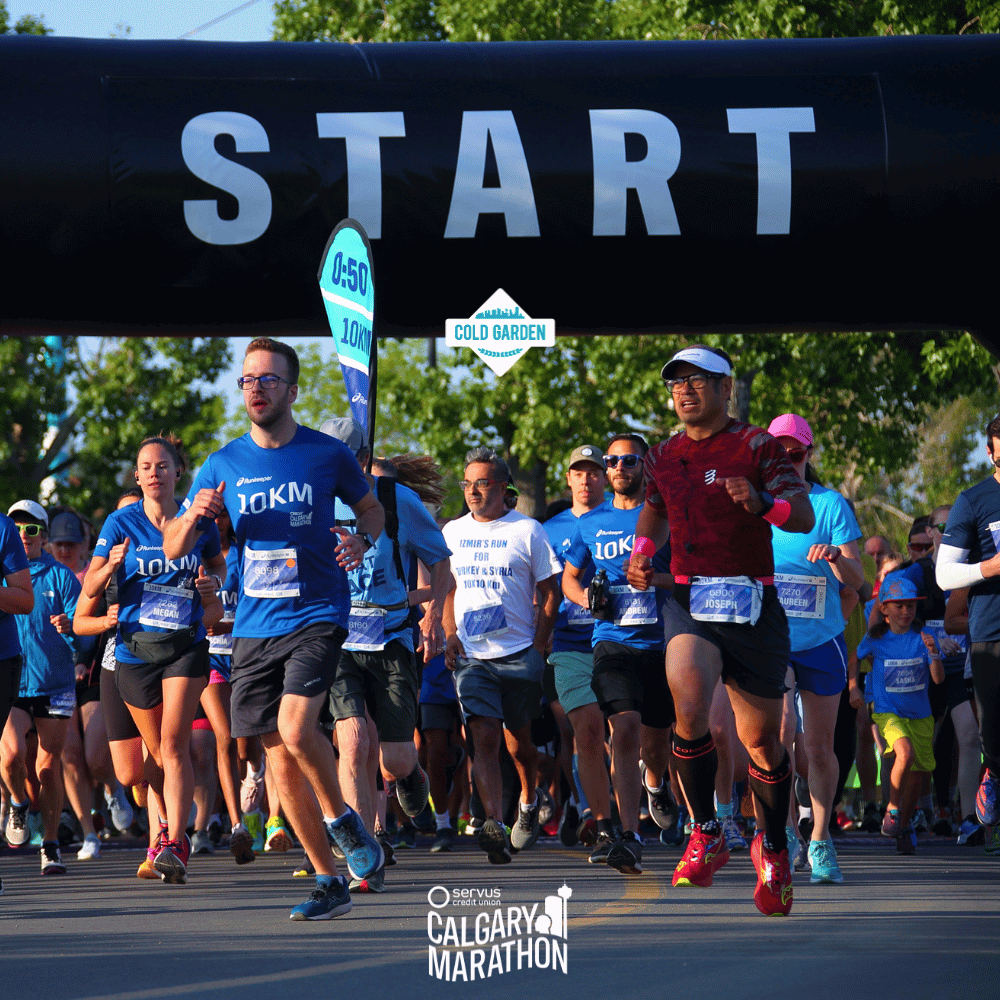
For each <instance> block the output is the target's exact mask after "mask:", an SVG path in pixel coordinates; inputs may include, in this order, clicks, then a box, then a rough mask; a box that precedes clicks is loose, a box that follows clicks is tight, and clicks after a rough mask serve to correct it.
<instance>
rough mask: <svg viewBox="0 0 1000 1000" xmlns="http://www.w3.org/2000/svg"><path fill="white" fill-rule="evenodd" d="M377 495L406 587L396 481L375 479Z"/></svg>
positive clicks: (401, 577)
mask: <svg viewBox="0 0 1000 1000" xmlns="http://www.w3.org/2000/svg"><path fill="white" fill-rule="evenodd" d="M375 494H376V496H377V497H378V502H379V503H380V504H382V508H383V510H384V511H385V533H386V534H387V535H388V536H389V537H390V538H391V539H392V561H393V562H394V563H395V565H396V574H397V575H398V576H399V578H400V580H402V581H403V586H404V587H405V586H406V573H405V571H404V570H403V557H402V556H401V555H400V554H399V512H398V510H397V508H396V480H395V479H390V478H389V477H388V476H378V477H377V478H376V479H375Z"/></svg>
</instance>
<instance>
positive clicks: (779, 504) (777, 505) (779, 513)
mask: <svg viewBox="0 0 1000 1000" xmlns="http://www.w3.org/2000/svg"><path fill="white" fill-rule="evenodd" d="M791 516H792V505H791V504H790V503H789V502H788V501H787V500H775V501H774V506H773V507H772V508H771V509H770V510H769V511H768V512H767V513H766V514H765V515H764V520H765V521H770V523H771V524H773V525H774V526H775V527H776V528H780V527H781V526H782V525H783V524H784V523H785V521H787V520H788V519H789V518H790V517H791Z"/></svg>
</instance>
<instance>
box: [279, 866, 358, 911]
mask: <svg viewBox="0 0 1000 1000" xmlns="http://www.w3.org/2000/svg"><path fill="white" fill-rule="evenodd" d="M353 905H354V904H353V903H352V902H351V890H350V889H348V887H347V879H345V878H344V876H343V875H317V876H316V888H315V889H314V890H313V892H312V895H311V896H310V897H309V898H308V899H307V900H306V901H305V902H304V903H299V905H298V906H296V907H295V908H294V909H293V910H292V912H291V913H290V914H289V915H288V916H289V918H290V919H292V920H329V919H330V918H331V917H339V916H342V915H343V914H345V913H347V912H348V910H350V908H351V907H352V906H353Z"/></svg>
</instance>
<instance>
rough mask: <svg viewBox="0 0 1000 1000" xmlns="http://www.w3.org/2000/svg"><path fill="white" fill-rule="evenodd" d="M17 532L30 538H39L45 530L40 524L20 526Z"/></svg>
mask: <svg viewBox="0 0 1000 1000" xmlns="http://www.w3.org/2000/svg"><path fill="white" fill-rule="evenodd" d="M17 530H18V531H20V532H21V534H22V535H27V536H28V537H29V538H37V537H38V536H39V535H40V534H41V533H42V532H43V531H44V530H45V529H44V528H43V527H42V526H41V525H40V524H19V525H18V526H17Z"/></svg>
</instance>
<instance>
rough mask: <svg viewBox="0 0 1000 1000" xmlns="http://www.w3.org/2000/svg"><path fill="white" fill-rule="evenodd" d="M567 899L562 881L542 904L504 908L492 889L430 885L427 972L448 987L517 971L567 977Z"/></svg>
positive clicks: (567, 891) (567, 887)
mask: <svg viewBox="0 0 1000 1000" xmlns="http://www.w3.org/2000/svg"><path fill="white" fill-rule="evenodd" d="M572 895H573V890H572V889H571V888H570V887H569V886H568V885H566V883H565V882H564V883H563V884H562V885H561V886H560V887H559V888H558V889H557V890H556V891H555V894H554V895H551V896H546V897H545V899H544V900H543V901H542V902H541V903H531V904H530V905H528V906H504V905H503V901H502V900H501V898H500V890H499V889H497V888H493V889H471V888H463V889H449V888H448V887H447V886H443V885H436V886H434V887H433V888H432V889H431V890H430V891H429V892H428V893H427V902H428V903H430V906H431V908H430V909H429V910H428V911H427V939H428V942H429V943H428V945H427V974H428V975H429V976H432V977H433V978H434V979H444V980H446V981H447V982H452V983H454V982H470V981H474V980H476V979H490V978H492V977H493V976H501V975H504V974H506V973H508V972H518V971H520V970H521V969H551V970H552V971H553V972H561V973H562V974H563V975H569V955H568V951H569V941H568V938H569V933H568V931H569V928H568V917H569V914H568V905H567V903H568V900H569V898H570V896H572Z"/></svg>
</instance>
